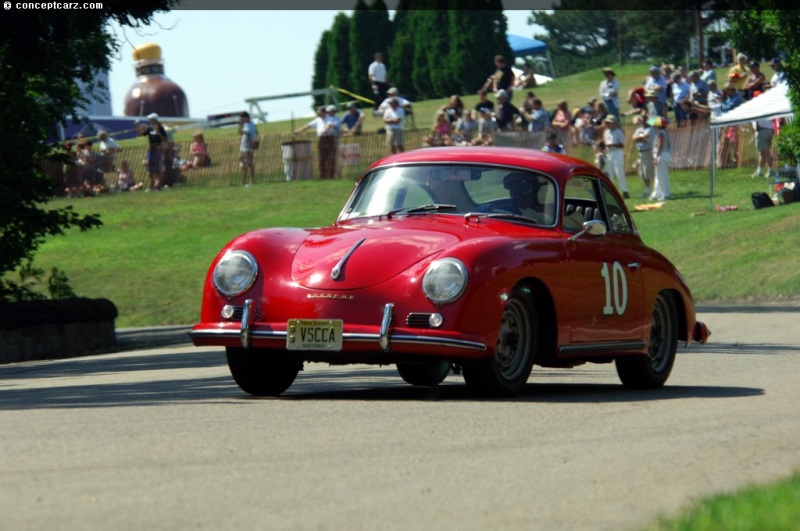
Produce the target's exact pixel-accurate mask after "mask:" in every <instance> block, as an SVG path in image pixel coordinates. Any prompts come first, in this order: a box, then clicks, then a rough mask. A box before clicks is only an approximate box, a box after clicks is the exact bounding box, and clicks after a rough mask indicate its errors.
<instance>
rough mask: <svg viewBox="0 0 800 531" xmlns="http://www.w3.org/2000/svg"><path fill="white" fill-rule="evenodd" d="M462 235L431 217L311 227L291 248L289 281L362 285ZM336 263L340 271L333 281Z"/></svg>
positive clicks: (391, 273) (385, 277) (375, 281)
mask: <svg viewBox="0 0 800 531" xmlns="http://www.w3.org/2000/svg"><path fill="white" fill-rule="evenodd" d="M447 228H450V229H452V230H444V229H447ZM464 237H465V235H464V234H463V230H462V231H459V230H458V229H457V228H455V227H453V223H447V222H444V223H437V222H434V221H433V220H432V217H427V218H426V219H419V220H416V219H414V220H406V221H404V222H394V221H386V222H376V223H369V224H364V225H360V226H345V225H337V226H333V227H327V228H322V229H316V230H313V231H310V232H309V233H308V234H307V236H306V238H305V239H304V240H303V241H302V242H301V243H300V245H299V246H298V248H297V250H296V252H295V256H294V260H293V262H292V273H291V274H292V280H293V281H295V282H297V283H298V284H299V285H301V286H304V287H307V288H314V289H326V290H343V289H360V288H365V287H369V286H373V285H376V284H380V283H381V282H384V281H386V280H388V279H391V278H393V277H395V276H397V275H399V274H400V273H402V272H403V271H405V270H407V269H408V268H409V267H411V266H413V265H414V264H416V263H418V262H419V261H420V260H423V259H425V258H427V257H429V256H431V255H433V254H436V253H439V252H440V251H442V250H443V249H446V248H448V247H452V246H453V245H456V244H457V243H459V242H460V241H462V240H463V239H464ZM343 259H344V260H343ZM342 262H343V264H342ZM337 265H338V266H339V269H340V271H339V274H338V276H337V278H335V279H334V278H333V276H334V275H333V271H334V268H336V267H337Z"/></svg>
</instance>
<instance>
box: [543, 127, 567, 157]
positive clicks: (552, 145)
mask: <svg viewBox="0 0 800 531" xmlns="http://www.w3.org/2000/svg"><path fill="white" fill-rule="evenodd" d="M542 151H546V152H548V153H564V152H565V151H564V146H563V145H562V144H559V142H558V134H557V133H556V132H555V131H553V132H551V133H549V134H548V135H547V142H545V144H544V147H542Z"/></svg>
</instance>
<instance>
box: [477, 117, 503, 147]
mask: <svg viewBox="0 0 800 531" xmlns="http://www.w3.org/2000/svg"><path fill="white" fill-rule="evenodd" d="M497 130H498V126H497V121H496V120H495V117H494V115H493V113H491V112H489V111H484V112H483V113H481V115H480V117H479V120H478V137H477V138H473V139H472V144H473V145H485V146H486V145H491V144H492V143H493V140H492V139H493V138H494V135H495V133H497Z"/></svg>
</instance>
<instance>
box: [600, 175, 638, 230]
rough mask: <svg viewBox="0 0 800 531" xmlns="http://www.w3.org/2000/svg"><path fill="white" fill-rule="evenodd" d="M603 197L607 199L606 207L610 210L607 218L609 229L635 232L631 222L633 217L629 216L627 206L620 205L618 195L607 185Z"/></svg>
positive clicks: (604, 187)
mask: <svg viewBox="0 0 800 531" xmlns="http://www.w3.org/2000/svg"><path fill="white" fill-rule="evenodd" d="M603 199H604V200H605V203H606V209H607V210H608V220H606V225H608V231H609V232H617V233H623V234H631V233H632V232H633V223H631V219H630V218H629V217H628V212H627V211H626V210H625V207H623V206H622V205H620V203H619V201H618V200H617V196H615V195H614V194H613V193H612V192H611V190H609V189H608V187H607V186H606V185H603Z"/></svg>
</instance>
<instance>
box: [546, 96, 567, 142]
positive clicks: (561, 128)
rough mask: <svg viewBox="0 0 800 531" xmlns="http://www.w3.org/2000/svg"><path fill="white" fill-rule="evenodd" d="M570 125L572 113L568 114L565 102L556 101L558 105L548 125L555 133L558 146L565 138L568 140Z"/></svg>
mask: <svg viewBox="0 0 800 531" xmlns="http://www.w3.org/2000/svg"><path fill="white" fill-rule="evenodd" d="M571 124H572V113H570V112H569V107H568V106H567V100H558V103H556V112H555V114H553V119H552V120H551V122H550V125H551V126H552V128H553V131H554V132H555V133H556V135H557V138H558V142H559V143H560V144H563V143H564V142H565V141H566V140H567V138H569V128H570V125H571Z"/></svg>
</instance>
